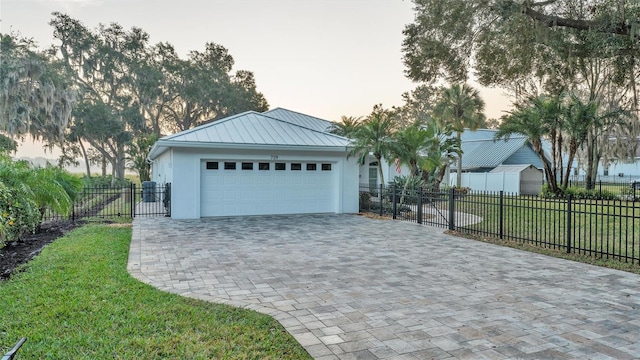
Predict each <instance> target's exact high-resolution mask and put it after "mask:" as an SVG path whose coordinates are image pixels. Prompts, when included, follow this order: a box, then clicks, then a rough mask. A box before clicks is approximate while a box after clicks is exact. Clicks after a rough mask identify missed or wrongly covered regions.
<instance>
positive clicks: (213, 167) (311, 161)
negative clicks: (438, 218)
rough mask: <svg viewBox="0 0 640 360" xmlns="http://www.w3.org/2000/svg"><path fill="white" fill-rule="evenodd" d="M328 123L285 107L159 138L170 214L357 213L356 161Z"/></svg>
mask: <svg viewBox="0 0 640 360" xmlns="http://www.w3.org/2000/svg"><path fill="white" fill-rule="evenodd" d="M325 125H331V123H330V122H328V121H325V120H322V119H318V118H314V117H311V116H307V115H303V114H300V113H295V112H292V111H289V110H285V109H274V110H271V111H268V112H266V113H258V112H254V111H249V112H245V113H242V114H238V115H234V116H230V117H227V118H224V119H221V120H217V121H215V122H212V123H209V124H205V125H202V126H199V127H196V128H193V129H190V130H186V131H183V132H180V133H177V134H174V135H169V136H165V137H163V138H161V139H160V140H158V141H157V142H156V143H155V144H154V145H153V147H152V149H151V151H150V153H149V161H151V162H152V180H153V181H155V182H157V183H171V184H172V186H171V216H172V217H173V218H177V219H195V218H200V217H208V216H238V215H270V214H300V213H355V212H358V166H357V164H356V159H355V158H353V157H352V158H349V159H347V154H348V152H349V149H348V145H349V139H346V138H344V137H340V136H337V135H333V134H330V133H328V132H326V131H325V130H326V129H325V130H322V128H323V127H324V126H325Z"/></svg>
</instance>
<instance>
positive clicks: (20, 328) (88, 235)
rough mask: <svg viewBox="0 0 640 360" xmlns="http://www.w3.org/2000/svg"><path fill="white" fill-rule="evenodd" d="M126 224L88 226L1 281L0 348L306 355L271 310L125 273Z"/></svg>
mask: <svg viewBox="0 0 640 360" xmlns="http://www.w3.org/2000/svg"><path fill="white" fill-rule="evenodd" d="M130 239H131V228H130V227H129V226H128V224H125V226H124V227H123V226H122V224H120V225H118V226H108V225H103V224H90V225H87V226H85V227H83V228H80V229H76V230H74V231H72V232H71V233H69V234H67V235H66V236H65V237H63V238H61V239H59V240H57V241H56V242H54V243H53V244H51V245H49V246H48V247H46V248H45V249H44V251H43V252H42V254H40V255H39V256H38V257H36V259H34V260H33V261H31V262H30V263H29V264H28V266H27V267H26V271H25V272H23V273H19V274H17V275H14V276H13V277H12V278H11V279H10V280H8V281H5V282H0V353H4V352H6V351H7V350H8V349H10V348H11V347H12V346H13V344H14V343H15V342H16V341H17V340H18V339H19V338H21V337H23V336H26V337H28V341H27V342H26V343H25V345H24V346H23V347H22V349H21V350H20V352H19V353H18V358H19V359H309V358H310V357H309V355H308V354H307V353H306V351H305V350H304V349H303V348H302V347H301V346H300V345H299V344H298V343H297V342H296V341H295V340H294V339H293V337H291V336H290V335H289V334H288V333H287V332H286V331H285V330H284V328H283V327H282V326H280V324H279V323H278V322H276V321H275V320H273V319H272V318H270V317H269V316H266V315H262V314H259V313H256V312H253V311H249V310H243V309H238V308H233V307H229V306H225V305H218V304H211V303H207V302H203V301H198V300H192V299H187V298H183V297H180V296H178V295H174V294H169V293H164V292H161V291H159V290H156V289H154V288H152V287H151V286H148V285H146V284H143V283H141V282H139V281H137V280H136V279H134V278H132V277H131V276H129V274H128V273H127V271H126V263H127V256H128V249H129V242H130Z"/></svg>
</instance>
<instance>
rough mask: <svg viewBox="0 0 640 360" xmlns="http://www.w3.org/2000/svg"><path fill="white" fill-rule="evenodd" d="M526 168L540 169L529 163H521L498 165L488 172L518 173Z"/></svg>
mask: <svg viewBox="0 0 640 360" xmlns="http://www.w3.org/2000/svg"><path fill="white" fill-rule="evenodd" d="M528 168H534V169H536V170H540V169H538V168H537V167H535V166H533V165H531V164H521V165H500V166H498V167H496V168H495V169H492V170H491V171H489V172H490V173H502V172H504V173H520V172H522V171H524V170H527V169H528Z"/></svg>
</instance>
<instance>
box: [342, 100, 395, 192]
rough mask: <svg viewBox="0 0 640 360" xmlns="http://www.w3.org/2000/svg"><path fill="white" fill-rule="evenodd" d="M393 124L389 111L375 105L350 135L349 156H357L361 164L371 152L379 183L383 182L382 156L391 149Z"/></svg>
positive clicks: (385, 155)
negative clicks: (375, 164) (351, 140)
mask: <svg viewBox="0 0 640 360" xmlns="http://www.w3.org/2000/svg"><path fill="white" fill-rule="evenodd" d="M394 125H395V123H394V119H393V117H392V114H391V112H390V111H388V110H385V109H383V108H382V106H379V105H376V106H374V107H373V111H372V112H371V114H370V115H369V116H368V117H367V118H366V119H365V120H364V121H363V122H362V123H361V124H360V125H359V126H358V127H357V130H356V131H355V132H354V133H353V134H352V135H351V138H352V139H353V142H352V144H351V146H352V149H351V151H350V152H349V157H351V156H358V163H359V164H360V165H363V164H364V163H365V162H366V160H367V155H369V153H371V154H373V157H374V158H375V159H376V161H377V162H378V175H379V176H380V183H381V184H384V183H385V182H384V175H383V174H382V158H383V157H387V155H388V154H389V151H390V149H391V135H392V134H393V130H394Z"/></svg>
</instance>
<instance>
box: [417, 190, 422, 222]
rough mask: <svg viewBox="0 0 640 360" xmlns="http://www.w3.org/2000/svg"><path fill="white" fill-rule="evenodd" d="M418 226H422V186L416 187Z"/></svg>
mask: <svg viewBox="0 0 640 360" xmlns="http://www.w3.org/2000/svg"><path fill="white" fill-rule="evenodd" d="M418 224H422V186H420V187H418Z"/></svg>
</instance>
